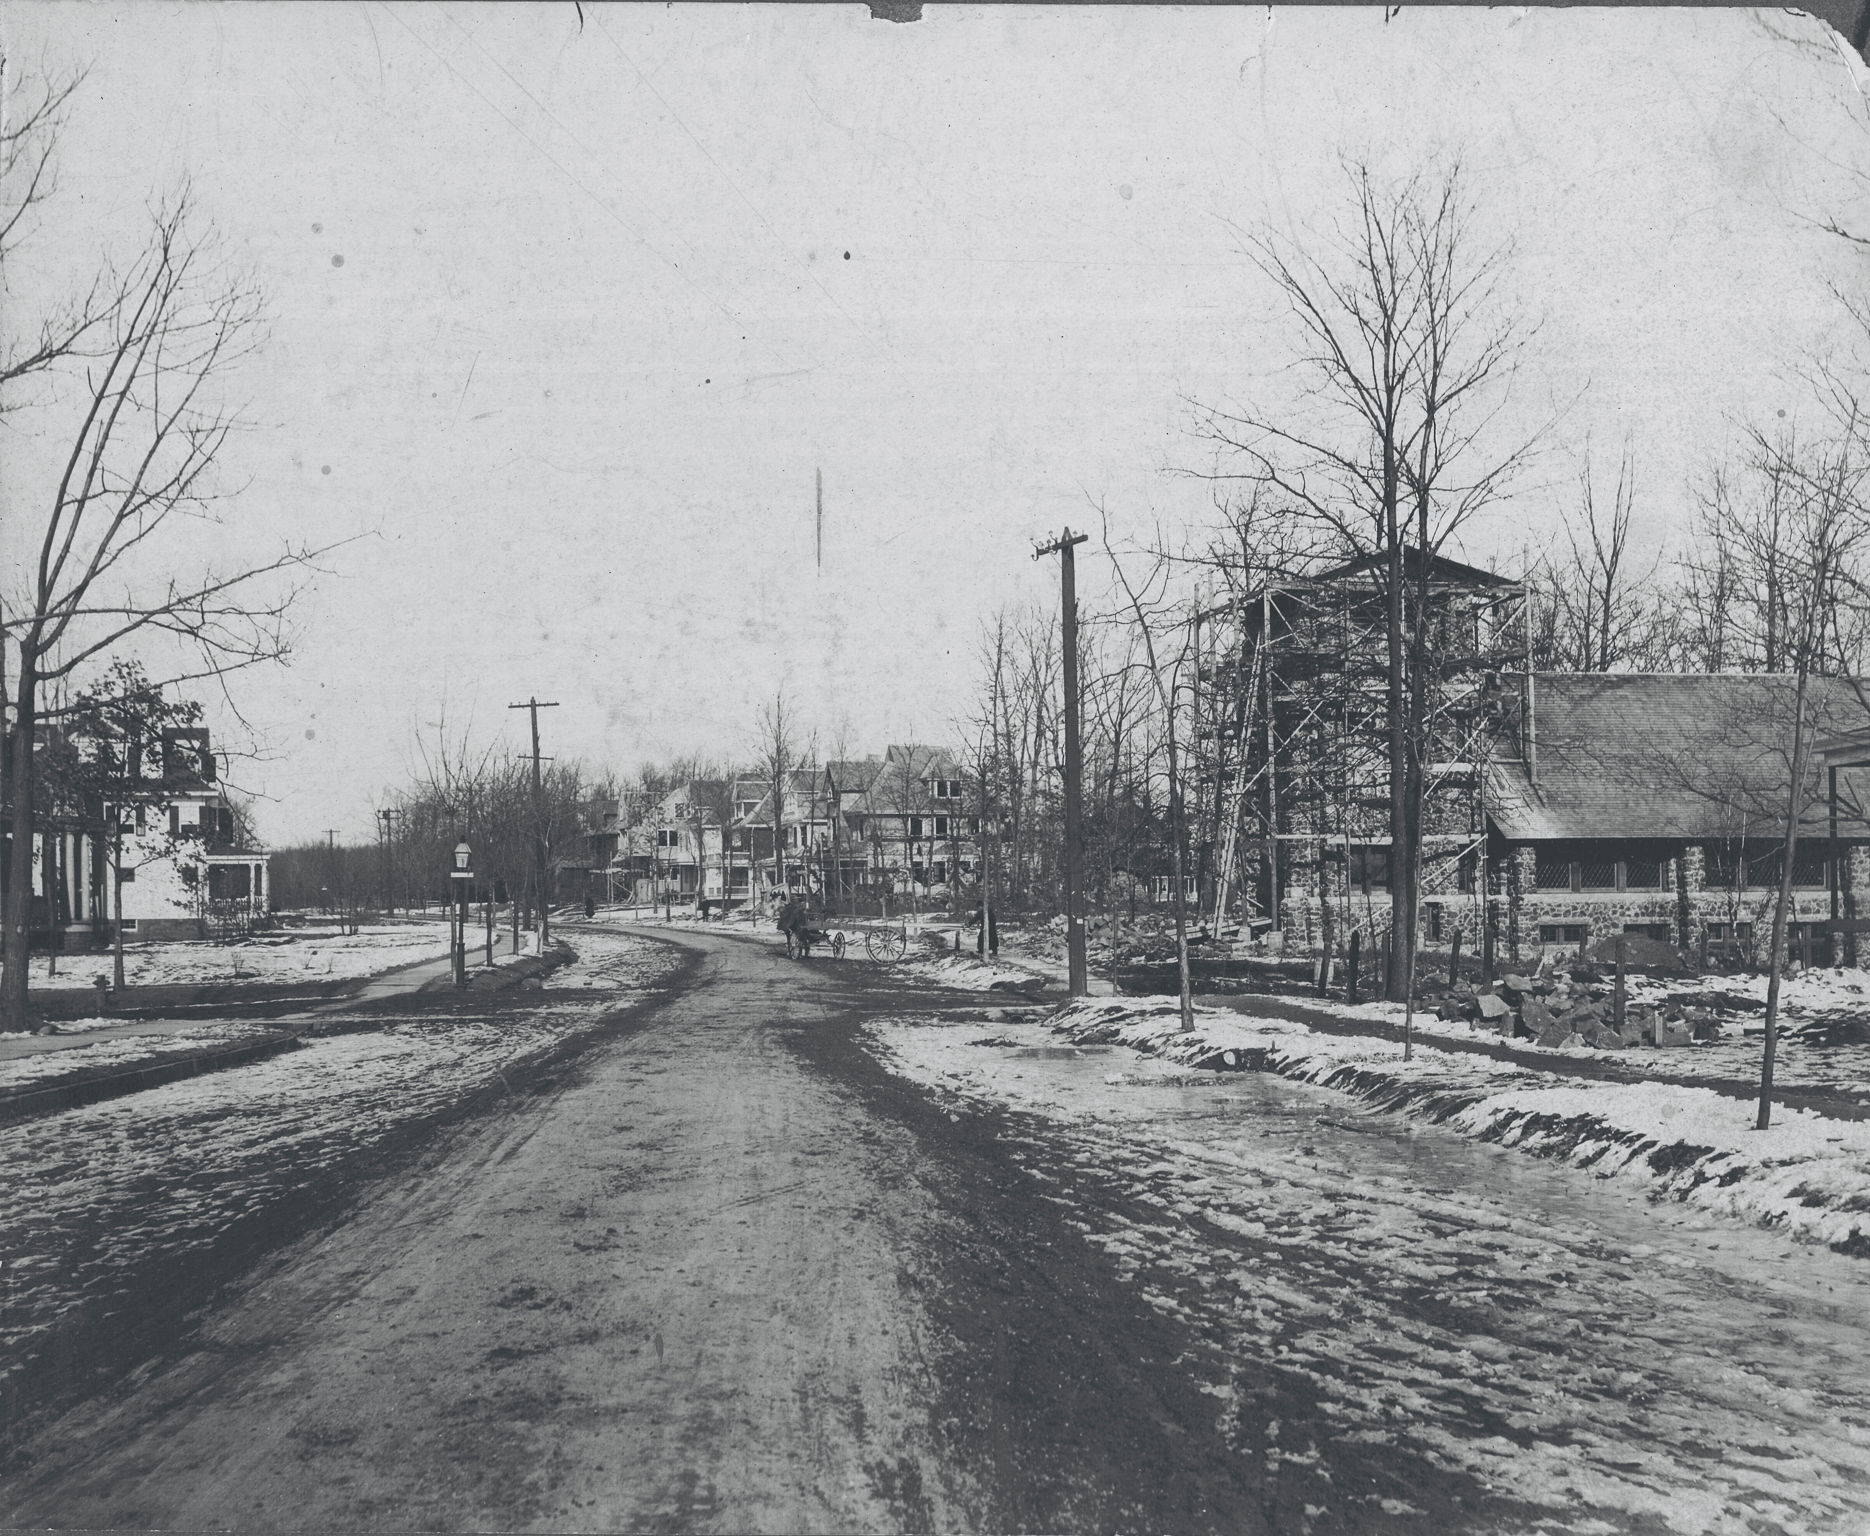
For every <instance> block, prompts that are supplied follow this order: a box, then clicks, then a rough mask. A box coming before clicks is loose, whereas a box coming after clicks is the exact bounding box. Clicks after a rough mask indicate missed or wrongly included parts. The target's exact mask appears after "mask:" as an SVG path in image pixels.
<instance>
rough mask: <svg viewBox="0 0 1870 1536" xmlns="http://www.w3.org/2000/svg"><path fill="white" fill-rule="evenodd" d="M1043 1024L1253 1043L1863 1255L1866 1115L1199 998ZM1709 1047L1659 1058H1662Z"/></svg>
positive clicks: (1869, 1157)
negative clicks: (1585, 1072)
mask: <svg viewBox="0 0 1870 1536" xmlns="http://www.w3.org/2000/svg"><path fill="white" fill-rule="evenodd" d="M1384 1006H1387V1005H1384ZM1397 1012H1398V1014H1400V1010H1397ZM1052 1027H1053V1029H1054V1030H1055V1031H1057V1032H1058V1033H1059V1034H1061V1035H1063V1036H1065V1037H1066V1038H1068V1039H1071V1040H1074V1041H1077V1042H1080V1043H1093V1042H1112V1043H1119V1044H1122V1045H1126V1046H1129V1047H1131V1048H1133V1049H1136V1050H1142V1051H1147V1052H1151V1053H1154V1054H1158V1055H1161V1056H1163V1057H1165V1058H1167V1059H1169V1060H1172V1061H1179V1062H1194V1061H1196V1060H1199V1059H1205V1058H1208V1057H1211V1056H1212V1055H1213V1053H1214V1052H1216V1051H1218V1050H1226V1049H1230V1048H1231V1049H1234V1050H1251V1051H1263V1052H1264V1053H1265V1059H1266V1062H1267V1065H1268V1066H1270V1067H1271V1068H1272V1069H1273V1070H1275V1071H1277V1072H1280V1073H1283V1074H1285V1075H1286V1076H1289V1077H1295V1078H1299V1079H1302V1080H1304V1081H1307V1082H1313V1083H1318V1084H1321V1085H1323V1086H1326V1087H1330V1088H1336V1089H1340V1090H1342V1091H1344V1092H1348V1093H1353V1094H1356V1095H1358V1096H1359V1097H1361V1098H1363V1099H1365V1100H1367V1101H1369V1102H1372V1103H1374V1104H1376V1105H1378V1106H1380V1107H1382V1108H1386V1109H1397V1110H1401V1111H1403V1112H1405V1113H1408V1114H1411V1115H1415V1116H1419V1117H1426V1118H1429V1119H1432V1120H1435V1121H1438V1122H1440V1123H1442V1124H1445V1125H1448V1126H1450V1127H1451V1128H1453V1129H1455V1130H1458V1131H1460V1132H1462V1133H1464V1134H1466V1135H1469V1136H1473V1137H1476V1138H1479V1139H1482V1140H1487V1141H1494V1142H1499V1143H1501V1144H1504V1145H1508V1146H1515V1147H1519V1148H1521V1149H1522V1150H1525V1151H1530V1152H1535V1153H1539V1154H1542V1155H1545V1156H1550V1157H1562V1158H1564V1159H1566V1160H1567V1161H1569V1162H1570V1163H1572V1164H1573V1165H1574V1166H1576V1167H1578V1168H1582V1169H1587V1170H1589V1172H1590V1173H1591V1174H1592V1175H1594V1176H1595V1177H1597V1178H1605V1179H1608V1178H1615V1179H1619V1180H1623V1181H1627V1182H1629V1183H1631V1184H1633V1185H1635V1186H1637V1187H1640V1188H1642V1189H1643V1190H1645V1191H1646V1192H1648V1193H1650V1194H1652V1195H1653V1196H1654V1197H1656V1198H1672V1199H1676V1200H1681V1201H1687V1202H1690V1203H1693V1204H1695V1205H1697V1206H1700V1207H1702V1208H1705V1209H1707V1210H1710V1211H1717V1212H1720V1213H1722V1214H1724V1215H1728V1216H1733V1217H1737V1218H1739V1219H1741V1220H1745V1221H1750V1222H1755V1223H1758V1224H1761V1225H1766V1226H1774V1227H1779V1228H1783V1229H1784V1230H1785V1231H1787V1232H1788V1233H1790V1234H1791V1235H1793V1236H1794V1237H1796V1238H1798V1239H1799V1240H1801V1241H1804V1242H1812V1243H1823V1244H1826V1245H1828V1246H1832V1247H1836V1248H1838V1249H1840V1250H1841V1251H1846V1252H1851V1253H1862V1254H1864V1255H1866V1256H1870V1122H1865V1121H1861V1120H1837V1119H1828V1118H1826V1117H1824V1116H1822V1115H1819V1114H1814V1113H1812V1112H1809V1111H1805V1110H1789V1109H1786V1108H1784V1107H1783V1106H1782V1107H1780V1108H1778V1109H1777V1110H1776V1111H1775V1113H1774V1117H1773V1125H1772V1127H1771V1128H1770V1129H1769V1130H1766V1131H1758V1130H1755V1129H1754V1128H1753V1114H1754V1111H1753V1106H1752V1105H1750V1104H1748V1103H1746V1102H1744V1101H1741V1100H1738V1099H1734V1098H1731V1097H1729V1096H1726V1095H1723V1094H1719V1093H1716V1092H1714V1091H1713V1090H1711V1089H1707V1088H1698V1087H1678V1086H1673V1085H1667V1084H1660V1083H1606V1082H1596V1081H1584V1080H1580V1079H1576V1078H1573V1079H1570V1080H1567V1079H1566V1078H1565V1077H1564V1076H1563V1075H1562V1071H1561V1072H1558V1073H1552V1072H1544V1071H1529V1070H1527V1069H1525V1068H1522V1067H1517V1066H1514V1065H1512V1064H1511V1063H1508V1062H1504V1061H1498V1060H1494V1059H1492V1058H1489V1057H1485V1056H1475V1055H1471V1054H1465V1053H1455V1052H1451V1051H1444V1050H1438V1049H1436V1048H1435V1047H1434V1046H1433V1045H1432V1044H1430V1043H1427V1042H1424V1043H1422V1044H1419V1045H1417V1047H1416V1049H1415V1053H1414V1059H1413V1060H1410V1061H1405V1060H1403V1047H1402V1046H1401V1045H1400V1044H1397V1043H1395V1042H1392V1041H1383V1040H1376V1039H1371V1038H1368V1037H1358V1036H1340V1035H1328V1034H1322V1033H1318V1032H1315V1031H1313V1030H1310V1029H1308V1028H1306V1027H1305V1026H1304V1025H1302V1024H1294V1023H1286V1022H1283V1021H1278V1020H1259V1019H1248V1018H1245V1017H1243V1016H1242V1015H1239V1014H1235V1013H1230V1012H1223V1011H1221V1010H1207V1009H1203V1010H1198V1011H1197V1013H1196V1016H1195V1027H1194V1030H1193V1031H1192V1032H1190V1033H1183V1032H1182V1030H1181V1021H1180V1018H1179V1016H1178V1014H1177V1011H1176V1008H1175V1003H1174V1000H1173V999H1172V998H1123V999H1110V1000H1103V999H1094V1000H1085V1001H1081V1002H1078V1003H1075V1004H1073V1005H1072V1006H1070V1007H1068V1008H1066V1009H1063V1010H1061V1011H1060V1012H1059V1013H1057V1014H1056V1015H1054V1016H1053V1019H1052ZM1705 1049H1707V1048H1697V1047H1679V1048H1676V1049H1673V1050H1668V1051H1661V1052H1656V1053H1654V1054H1655V1055H1656V1056H1657V1057H1658V1058H1660V1059H1662V1060H1665V1061H1667V1063H1668V1064H1669V1066H1670V1068H1671V1070H1673V1069H1674V1068H1675V1066H1676V1064H1677V1063H1678V1062H1681V1061H1683V1060H1692V1059H1694V1058H1695V1057H1697V1056H1700V1055H1702V1054H1704V1051H1705ZM1807 1049H1808V1051H1816V1050H1818V1049H1820V1048H1817V1047H1809V1048H1807ZM1553 1054H1554V1055H1559V1056H1562V1053H1557V1052H1555V1053H1553ZM1630 1054H1631V1053H1629V1052H1620V1053H1618V1055H1619V1058H1620V1059H1622V1058H1624V1057H1627V1056H1628V1055H1630ZM1710 1075H1713V1074H1710ZM1781 1081H1782V1082H1783V1081H1784V1080H1783V1079H1781Z"/></svg>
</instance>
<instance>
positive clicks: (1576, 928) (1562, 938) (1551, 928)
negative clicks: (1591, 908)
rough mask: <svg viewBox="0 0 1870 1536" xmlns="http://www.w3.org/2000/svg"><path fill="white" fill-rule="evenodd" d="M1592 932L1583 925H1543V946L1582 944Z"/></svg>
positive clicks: (1541, 941) (1541, 925)
mask: <svg viewBox="0 0 1870 1536" xmlns="http://www.w3.org/2000/svg"><path fill="white" fill-rule="evenodd" d="M1589 932H1590V930H1589V928H1587V927H1586V926H1585V924H1583V923H1541V924H1539V942H1540V943H1541V944H1582V943H1583V942H1584V939H1585V935H1586V934H1587V933H1589Z"/></svg>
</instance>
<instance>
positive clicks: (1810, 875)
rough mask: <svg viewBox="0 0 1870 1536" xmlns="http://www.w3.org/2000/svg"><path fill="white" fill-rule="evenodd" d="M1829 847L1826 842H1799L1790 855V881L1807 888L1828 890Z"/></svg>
mask: <svg viewBox="0 0 1870 1536" xmlns="http://www.w3.org/2000/svg"><path fill="white" fill-rule="evenodd" d="M1830 851H1831V850H1830V847H1829V845H1828V844H1826V843H1801V844H1800V845H1799V849H1798V852H1797V853H1795V854H1794V855H1793V856H1792V883H1793V884H1794V885H1797V886H1803V887H1805V888H1806V889H1807V890H1812V889H1816V890H1828V889H1829V888H1830V885H1831V860H1830V859H1829V858H1828V857H1827V855H1828V854H1829V853H1830Z"/></svg>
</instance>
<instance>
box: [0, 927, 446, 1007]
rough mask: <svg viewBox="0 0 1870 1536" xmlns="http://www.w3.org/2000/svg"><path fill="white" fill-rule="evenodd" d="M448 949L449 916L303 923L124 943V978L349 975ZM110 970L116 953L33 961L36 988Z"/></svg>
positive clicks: (143, 982) (86, 979)
mask: <svg viewBox="0 0 1870 1536" xmlns="http://www.w3.org/2000/svg"><path fill="white" fill-rule="evenodd" d="M447 953H448V928H447V925H446V924H444V923H384V924H382V925H380V926H374V927H364V928H360V929H359V930H358V931H357V932H356V933H354V934H346V933H344V932H342V931H341V930H340V929H338V928H335V927H332V928H300V929H291V930H288V931H286V932H285V933H281V934H267V935H263V936H260V937H257V938H253V939H248V940H245V941H243V942H241V943H237V944H214V943H209V942H207V941H206V940H196V941H193V942H188V943H174V944H126V945H125V946H124V952H123V979H124V984H125V985H126V986H132V987H151V986H169V985H180V986H193V985H205V984H207V983H210V982H228V981H263V982H294V981H343V980H349V979H351V978H353V977H358V976H373V975H375V974H376V973H377V972H378V971H387V970H391V969H393V968H394V967H396V966H399V965H409V964H411V963H412V962H414V961H417V960H428V959H434V958H437V957H439V956H442V955H445V954H447ZM110 976H111V956H110V953H109V952H108V951H104V952H102V953H90V952H87V953H84V954H74V955H60V956H59V957H58V973H57V974H56V975H50V976H48V975H47V974H46V961H45V960H44V959H37V960H35V961H34V962H33V966H32V976H31V981H30V985H31V986H32V989H33V990H34V991H35V992H38V991H45V990H50V989H53V988H67V987H89V986H92V985H94V984H95V983H96V981H97V980H98V978H99V977H102V978H104V979H105V980H106V981H108V980H109V979H110Z"/></svg>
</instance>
